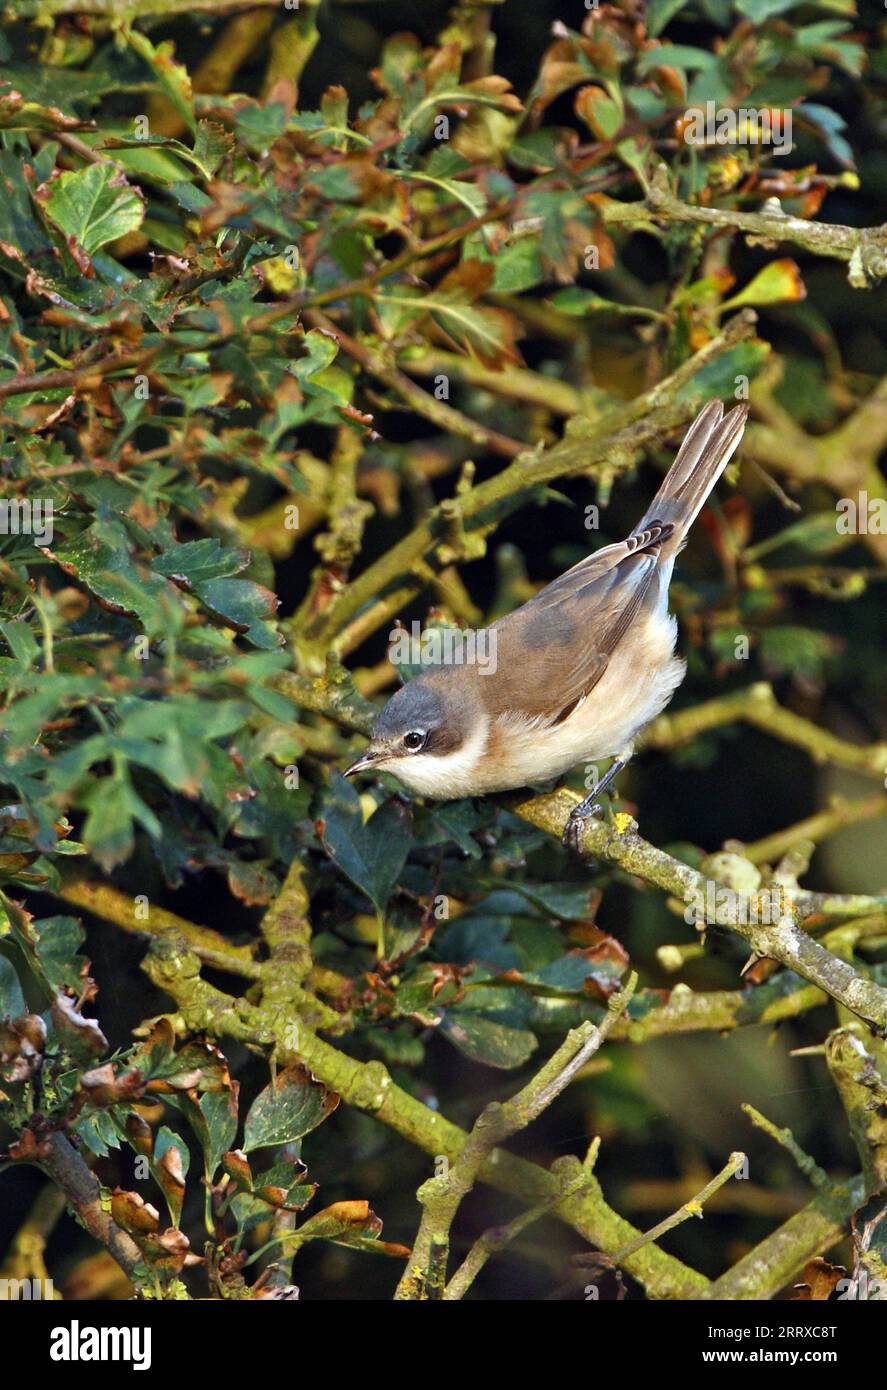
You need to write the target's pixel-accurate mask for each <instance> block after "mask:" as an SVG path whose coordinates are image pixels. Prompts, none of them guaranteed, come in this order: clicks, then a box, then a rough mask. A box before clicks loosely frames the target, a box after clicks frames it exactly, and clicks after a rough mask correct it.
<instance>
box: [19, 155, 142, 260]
mask: <svg viewBox="0 0 887 1390" xmlns="http://www.w3.org/2000/svg"><path fill="white" fill-rule="evenodd" d="M39 196H40V201H41V203H42V205H43V210H44V212H45V214H46V216H47V217H48V219H49V221H50V222H52V224H53V226H55V227H57V228H58V230H59V231H60V232H61V233H62V235H63V236H64V238H65V240H66V242H67V244H68V247H69V249H70V250H71V253H72V255H73V256H74V258H75V259H76V260H77V262H78V265H80V268H81V269H84V266H88V265H89V263H90V261H91V258H92V257H93V256H94V255H95V253H96V251H98V250H100V249H101V247H103V246H107V244H108V243H109V242H111V241H116V240H117V238H118V237H122V236H125V235H126V234H127V233H128V232H134V231H137V230H138V228H139V227H140V226H141V225H142V222H143V221H144V217H145V203H144V199H143V198H142V197H141V194H139V193H137V192H136V190H135V189H134V188H133V187H132V186H131V185H130V184H128V183H127V181H126V179H125V177H124V176H123V174H122V173H121V172H120V171H119V170H118V169H115V168H114V166H113V164H104V163H103V164H88V165H87V166H86V168H85V169H77V170H73V171H70V172H68V173H65V174H60V175H59V177H58V178H57V179H53V180H52V181H51V182H50V183H49V184H44V185H43V187H42V189H41V190H40V194H39ZM84 255H85V256H86V258H87V260H86V262H84V260H83V256H84Z"/></svg>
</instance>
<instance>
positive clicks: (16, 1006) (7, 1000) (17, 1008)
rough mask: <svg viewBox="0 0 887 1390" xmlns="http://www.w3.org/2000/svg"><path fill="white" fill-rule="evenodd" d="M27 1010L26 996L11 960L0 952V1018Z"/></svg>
mask: <svg viewBox="0 0 887 1390" xmlns="http://www.w3.org/2000/svg"><path fill="white" fill-rule="evenodd" d="M25 1012H26V1005H25V996H24V994H23V993H22V987H21V984H20V983H19V978H18V975H17V974H16V973H15V967H14V966H13V964H12V961H11V960H7V958H6V956H4V955H3V954H2V953H0V1019H3V1018H18V1017H19V1016H20V1015H21V1014H23V1013H25Z"/></svg>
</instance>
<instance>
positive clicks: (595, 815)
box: [563, 801, 604, 855]
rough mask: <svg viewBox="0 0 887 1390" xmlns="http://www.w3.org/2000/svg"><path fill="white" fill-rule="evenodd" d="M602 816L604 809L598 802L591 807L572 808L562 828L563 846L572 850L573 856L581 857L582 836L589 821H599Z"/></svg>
mask: <svg viewBox="0 0 887 1390" xmlns="http://www.w3.org/2000/svg"><path fill="white" fill-rule="evenodd" d="M603 814H604V808H603V806H602V804H601V803H600V802H599V801H595V802H594V803H593V804H592V805H591V806H584V805H579V806H574V807H573V809H572V811H571V812H570V814H569V816H568V817H567V823H566V825H565V826H564V834H563V843H564V846H565V847H566V848H567V849H571V850H573V852H574V853H575V854H578V855H581V854H582V835H583V833H584V831H585V827H586V825H587V824H588V822H589V821H590V820H600V819H601V817H602V816H603Z"/></svg>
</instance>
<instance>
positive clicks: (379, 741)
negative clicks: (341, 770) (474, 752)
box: [345, 676, 475, 798]
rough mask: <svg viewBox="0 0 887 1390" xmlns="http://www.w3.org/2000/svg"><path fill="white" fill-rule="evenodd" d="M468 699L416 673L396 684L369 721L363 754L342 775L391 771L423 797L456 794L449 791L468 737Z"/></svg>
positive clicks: (470, 728) (471, 720)
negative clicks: (367, 736)
mask: <svg viewBox="0 0 887 1390" xmlns="http://www.w3.org/2000/svg"><path fill="white" fill-rule="evenodd" d="M474 723H475V720H474V711H473V703H472V702H471V701H468V700H464V699H462V698H461V696H460V694H459V692H458V690H457V689H456V688H455V686H454V687H453V688H452V689H449V688H448V682H446V681H435V682H434V683H433V684H432V682H430V681H429V680H428V679H427V678H425V677H422V676H417V677H416V679H415V680H412V681H409V682H408V683H407V684H406V685H404V686H402V687H401V689H400V690H398V691H397V692H396V694H394V695H392V697H391V699H390V700H389V701H388V703H387V704H386V705H385V706H384V708H383V709H382V712H381V713H380V715H379V717H378V719H377V720H376V722H375V724H374V725H373V732H372V735H371V737H370V741H369V745H368V746H367V749H366V751H365V752H364V754H363V756H362V757H360V758H358V760H357V762H356V763H354V764H353V765H352V766H351V767H349V769H348V771H347V772H346V773H345V776H346V777H350V776H351V775H352V774H353V773H355V772H364V771H368V770H372V771H377V770H378V771H381V772H390V773H393V775H394V776H395V777H397V778H398V779H399V780H400V781H401V782H403V783H405V785H406V786H408V787H410V788H412V790H413V791H417V792H421V793H422V794H423V795H426V796H434V797H439V798H445V797H448V796H459V795H461V794H462V793H461V792H460V791H458V790H450V786H451V776H452V773H453V772H455V771H456V769H457V767H458V765H459V754H460V751H461V750H463V748H464V747H465V745H466V744H467V743H468V742H469V741H470V739H471V735H472V732H473V726H474Z"/></svg>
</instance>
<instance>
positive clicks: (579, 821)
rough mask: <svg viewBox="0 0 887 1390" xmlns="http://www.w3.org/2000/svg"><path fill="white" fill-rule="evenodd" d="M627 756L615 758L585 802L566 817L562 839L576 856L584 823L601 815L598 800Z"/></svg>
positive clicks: (601, 805)
mask: <svg viewBox="0 0 887 1390" xmlns="http://www.w3.org/2000/svg"><path fill="white" fill-rule="evenodd" d="M629 756H630V755H626V756H625V757H620V758H615V759H614V760H613V762H612V763H611V765H610V767H608V769H607V771H606V772H605V773H604V775H603V777H602V778H601V779H600V781H599V782H595V784H594V786H593V787H592V789H591V791H590V792H589V793H588V796H587V797H586V798H585V800H584V801H580V802H579V805H578V806H574V807H573V809H572V811H571V812H570V814H569V816H568V817H567V823H566V825H565V826H564V837H563V838H564V844H565V845H566V847H567V849H574V850H575V851H576V853H577V854H578V853H579V846H580V842H581V839H582V831H583V829H584V827H585V822H586V821H588V820H591V818H592V816H599V815H600V814H601V812H602V810H603V803H602V802H601V800H600V797H601V793H602V792H605V791H606V790H607V788H608V787H609V786H610V784H611V783H612V782H613V780H614V779H615V778H616V777H618V776H619V774H620V772H621V771H622V769H623V768H624V767H625V764H626V763H627V762H628V757H629Z"/></svg>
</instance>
